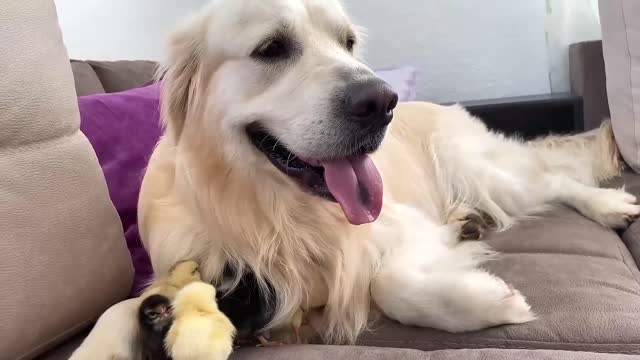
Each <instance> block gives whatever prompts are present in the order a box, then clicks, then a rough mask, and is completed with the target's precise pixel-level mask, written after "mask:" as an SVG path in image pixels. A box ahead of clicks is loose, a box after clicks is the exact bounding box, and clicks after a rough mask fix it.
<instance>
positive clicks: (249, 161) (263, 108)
mask: <svg viewBox="0 0 640 360" xmlns="http://www.w3.org/2000/svg"><path fill="white" fill-rule="evenodd" d="M222 14H224V15H222ZM283 19H285V20H286V21H288V22H289V23H290V24H291V27H292V28H294V29H295V31H297V34H298V36H300V37H301V38H303V39H304V44H305V47H304V55H303V56H302V58H301V59H300V60H298V61H297V63H296V64H294V65H291V66H290V67H289V68H287V69H286V70H283V71H282V73H281V74H280V75H279V76H278V77H276V78H273V77H269V76H267V75H265V74H263V72H264V69H262V68H261V67H259V66H258V65H256V64H255V63H254V62H252V61H251V60H250V59H248V58H247V57H248V54H249V53H250V52H251V49H252V48H253V47H254V46H255V44H256V43H257V42H258V41H260V39H261V36H264V35H265V34H268V33H269V31H271V30H270V28H271V27H272V26H273V24H278V23H279V22H281V21H284V20H283ZM351 27H352V26H351V24H350V22H349V20H348V18H347V16H346V14H344V12H343V10H342V8H341V7H340V5H339V4H338V3H337V2H336V1H333V0H331V1H315V0H271V1H252V0H216V1H212V4H211V5H210V6H209V7H208V8H206V9H205V10H203V11H202V12H201V13H200V14H198V15H196V16H195V17H193V18H191V19H189V20H188V21H187V22H185V23H184V24H183V25H182V26H181V28H180V29H179V30H178V31H177V32H176V33H175V35H174V36H173V38H172V42H171V46H170V53H169V54H170V57H169V61H168V63H167V65H166V68H165V72H164V74H165V76H164V94H163V114H164V120H165V121H166V132H165V135H164V137H163V138H162V140H161V141H160V143H159V144H158V147H157V149H156V150H155V152H154V154H153V156H152V158H151V160H150V163H149V167H148V170H147V173H146V176H145V179H144V183H143V188H142V193H141V197H140V203H139V204H140V205H139V206H140V208H139V221H140V231H141V236H142V239H143V241H144V243H145V246H146V247H147V249H148V251H149V253H150V256H151V260H152V263H153V267H154V270H155V271H156V272H157V273H158V274H160V275H162V274H166V273H167V272H168V271H169V269H170V268H171V266H172V265H173V264H175V263H176V262H178V261H181V260H185V259H194V260H197V261H198V262H199V263H200V264H201V272H202V277H203V279H204V280H205V281H210V282H212V283H214V284H216V283H217V282H218V281H220V279H221V274H222V270H223V267H224V265H225V262H229V263H230V264H232V265H233V266H235V267H237V268H238V269H250V270H251V271H254V272H255V273H256V275H257V276H258V278H259V279H261V280H265V281H269V282H271V283H272V284H273V286H274V288H275V289H276V290H277V293H278V311H277V313H276V317H275V319H274V320H273V322H272V323H271V324H270V325H269V327H279V326H286V324H288V322H289V321H290V319H291V317H292V316H293V315H294V314H295V312H296V311H297V310H298V309H299V308H300V307H303V308H318V309H322V307H324V309H322V310H321V311H322V314H323V318H322V321H321V324H320V327H321V329H320V330H321V332H322V335H323V336H324V339H325V341H327V342H335V343H352V342H354V341H355V340H356V338H357V336H358V335H359V334H360V333H361V332H362V331H363V330H364V329H365V328H366V326H367V323H368V321H369V318H370V315H371V312H372V309H371V305H372V304H373V306H374V307H375V308H378V309H380V310H381V311H382V312H384V313H385V314H386V315H388V316H390V317H391V318H393V319H396V320H398V321H400V322H402V323H405V324H409V325H419V326H428V327H434V328H438V329H442V330H446V331H453V332H459V331H471V330H478V329H482V328H485V327H489V326H495V325H501V324H509V323H520V322H526V321H530V320H533V319H534V318H535V316H534V314H533V312H532V311H531V309H530V307H529V305H528V304H527V302H526V300H525V298H524V296H523V295H522V294H520V293H519V292H518V291H517V290H515V289H513V288H512V287H511V286H510V285H508V284H506V283H504V281H502V280H501V279H499V278H498V277H496V276H495V275H492V274H489V273H487V272H486V271H485V270H482V269H481V268H480V267H479V265H480V264H481V263H482V261H484V260H486V259H487V258H488V257H490V256H491V255H492V254H493V253H492V251H491V250H489V249H487V248H486V246H485V245H483V243H481V242H464V243H459V242H458V241H457V238H458V236H457V235H458V234H457V232H458V227H459V224H460V219H462V218H463V217H464V216H466V215H468V214H469V212H472V211H483V212H486V213H487V214H489V215H490V216H491V217H492V218H493V219H494V220H495V222H496V224H497V225H498V227H499V229H500V230H503V229H506V228H508V227H509V226H511V225H513V224H514V223H515V222H516V221H517V219H518V218H520V217H523V216H529V215H534V214H535V213H537V212H540V211H543V210H544V209H546V208H547V207H548V206H550V205H554V204H565V205H568V206H572V207H574V208H576V209H577V210H578V211H580V212H581V213H582V214H584V215H585V216H588V217H590V218H591V219H593V220H594V221H597V222H599V223H601V224H603V225H605V226H612V227H619V226H624V225H625V224H626V222H627V221H628V219H629V218H631V217H634V216H637V215H638V214H639V213H640V207H638V206H637V205H636V204H635V201H636V199H635V197H633V196H632V195H630V194H627V193H625V192H624V191H623V190H617V189H600V188H598V187H597V185H598V183H599V182H601V181H602V180H604V179H607V178H610V177H613V176H615V175H617V174H618V173H619V171H620V167H621V164H620V162H619V160H618V154H617V149H616V147H615V143H614V139H613V135H612V132H611V128H610V125H609V124H608V123H605V125H603V127H602V128H601V129H599V130H597V131H594V132H592V133H588V134H582V135H576V136H572V137H549V138H544V139H540V140H537V141H533V142H522V141H519V140H516V139H509V138H505V137H503V136H501V135H498V134H494V133H491V132H489V131H488V130H487V129H486V127H485V126H484V125H483V124H482V122H480V121H479V120H477V119H475V118H473V117H472V116H470V115H469V114H468V113H467V112H466V111H465V110H464V109H462V108H461V107H459V106H439V105H434V104H429V103H405V104H400V105H399V106H398V108H397V109H396V112H395V119H394V121H393V123H392V126H391V129H390V130H389V132H388V134H387V137H386V139H385V141H384V143H383V145H382V147H381V148H380V149H379V150H378V151H377V152H376V153H375V155H374V161H375V163H376V165H377V167H378V169H379V170H380V172H381V174H382V177H383V180H384V206H383V211H382V214H381V216H380V218H379V219H378V220H377V221H376V222H374V223H372V224H369V225H363V226H352V225H350V224H349V223H348V222H347V221H346V219H345V217H344V215H343V213H342V211H341V210H340V207H339V206H338V205H336V204H334V203H331V202H328V201H326V200H323V199H321V198H318V197H313V196H310V195H307V194H306V193H304V192H303V191H301V190H300V188H299V186H298V184H296V183H294V182H293V181H292V180H290V179H289V178H288V177H286V176H285V175H283V174H282V173H280V172H279V171H278V170H276V169H275V167H274V166H272V165H271V163H269V161H268V160H267V159H266V158H265V156H264V155H263V154H261V153H259V152H258V151H257V150H256V149H255V148H254V147H253V146H252V145H251V144H250V143H249V141H248V140H247V138H246V134H244V131H243V129H244V127H245V126H246V125H247V124H248V123H249V122H251V121H255V120H256V119H270V120H268V121H271V122H270V123H269V125H270V126H271V127H272V128H274V129H280V130H281V131H282V132H281V133H280V134H278V135H279V138H280V139H281V140H282V141H284V142H286V144H287V147H289V148H290V149H291V150H292V151H294V152H296V153H298V154H306V153H311V152H313V150H314V149H313V148H314V147H315V145H313V144H314V141H315V140H314V139H315V138H313V137H310V138H308V141H300V140H299V139H300V138H302V137H304V136H308V134H312V135H313V134H314V132H315V131H316V130H317V129H315V128H314V127H313V126H315V125H312V124H317V123H318V121H320V120H323V117H324V116H326V115H325V114H326V111H324V110H323V107H325V106H326V101H327V99H326V98H325V95H326V94H327V93H330V92H331V90H332V89H333V86H334V85H335V84H334V82H335V81H337V80H336V78H335V77H334V76H332V74H333V73H332V71H334V70H335V67H336V66H340V68H341V69H351V70H353V71H370V70H368V68H366V66H365V65H364V64H363V63H362V62H360V61H359V60H358V59H357V58H356V57H353V56H352V55H351V54H349V53H348V52H346V51H344V49H343V48H342V46H341V44H340V43H339V42H338V41H337V40H336V36H335V30H336V29H342V28H344V29H347V28H351ZM325 110H326V109H325ZM514 241H518V239H514ZM133 321H135V319H133V318H132V319H125V318H123V319H122V322H121V324H120V326H121V327H124V328H127V327H131V326H133V325H132V322H133ZM176 360H180V359H176Z"/></svg>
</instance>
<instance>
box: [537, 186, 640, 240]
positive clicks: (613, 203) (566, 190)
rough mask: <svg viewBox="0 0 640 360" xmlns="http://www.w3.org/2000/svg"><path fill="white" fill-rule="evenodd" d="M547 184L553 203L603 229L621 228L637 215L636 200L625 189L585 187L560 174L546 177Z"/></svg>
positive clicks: (638, 207)
mask: <svg viewBox="0 0 640 360" xmlns="http://www.w3.org/2000/svg"><path fill="white" fill-rule="evenodd" d="M547 182H548V184H549V185H548V189H549V191H550V196H552V197H554V199H553V200H555V201H558V202H561V203H564V204H566V205H569V206H571V207H573V208H575V209H576V210H578V211H579V212H580V213H581V214H582V215H584V216H586V217H588V218H590V219H591V220H593V221H595V222H597V223H599V224H602V225H604V226H608V227H612V228H624V227H626V226H627V225H629V222H631V221H632V220H633V219H635V218H637V217H638V216H639V215H640V206H638V205H637V203H636V202H637V199H636V197H635V196H634V195H631V194H629V193H627V192H626V191H624V190H621V189H602V188H597V187H592V186H587V185H584V184H582V183H579V182H577V181H575V180H573V179H571V178H569V177H567V176H563V175H549V179H548V181H547Z"/></svg>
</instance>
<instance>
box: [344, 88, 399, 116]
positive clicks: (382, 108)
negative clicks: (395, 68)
mask: <svg viewBox="0 0 640 360" xmlns="http://www.w3.org/2000/svg"><path fill="white" fill-rule="evenodd" d="M346 94H347V95H346V111H347V117H348V119H349V120H350V121H352V122H355V123H357V124H358V125H359V126H361V127H363V128H370V129H378V128H382V127H385V126H387V125H389V123H390V122H391V120H392V119H393V109H395V107H396V105H398V94H396V92H395V91H393V89H392V88H391V86H390V85H389V84H387V83H386V82H384V81H383V80H381V79H378V78H374V77H372V78H369V79H366V80H361V81H354V82H352V83H350V84H349V85H347V89H346Z"/></svg>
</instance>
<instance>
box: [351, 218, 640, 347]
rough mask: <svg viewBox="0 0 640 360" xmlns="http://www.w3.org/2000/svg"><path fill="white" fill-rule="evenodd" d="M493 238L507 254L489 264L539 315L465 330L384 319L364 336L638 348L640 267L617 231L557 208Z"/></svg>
mask: <svg viewBox="0 0 640 360" xmlns="http://www.w3.org/2000/svg"><path fill="white" fill-rule="evenodd" d="M488 241H489V243H490V244H491V245H492V246H493V247H494V248H495V249H497V250H499V251H501V252H502V253H503V254H502V255H501V258H500V259H499V260H496V261H493V262H490V263H488V264H487V267H488V268H489V269H491V270H493V271H494V272H495V273H497V274H499V275H500V276H501V277H502V278H503V279H505V280H506V281H507V282H509V283H511V284H513V285H514V286H515V287H516V288H517V289H519V290H520V291H521V292H522V293H523V294H524V295H525V296H526V297H527V298H528V300H529V302H530V304H531V306H532V308H533V310H534V311H535V312H536V313H537V314H538V316H539V319H538V320H536V321H533V322H530V323H527V324H521V325H509V326H500V327H496V328H492V329H487V330H483V331H478V332H473V333H468V334H448V333H444V332H440V331H435V330H431V329H420V328H411V327H404V326H400V325H398V324H397V323H394V322H392V321H385V320H383V321H380V322H379V323H377V324H374V325H373V331H372V332H370V333H368V334H365V335H364V336H363V337H362V339H361V341H360V343H361V344H362V345H369V346H392V347H402V348H414V349H420V350H438V349H451V348H486V347H490V348H511V349H552V350H572V351H595V352H619V353H628V354H635V355H640V331H638V329H639V327H638V324H640V272H639V271H638V268H637V267H636V265H635V263H634V261H633V259H632V258H631V255H630V254H629V251H628V250H627V248H626V247H625V246H624V244H623V242H622V240H621V239H620V237H619V236H618V235H617V234H616V233H615V232H614V231H612V230H609V229H606V228H604V227H602V226H600V225H598V224H596V223H594V222H592V221H590V220H588V219H586V218H585V217H583V216H581V215H579V214H577V213H576V212H575V211H573V210H569V209H566V208H559V209H556V210H553V211H551V212H549V213H547V214H545V215H543V216H542V217H541V218H539V219H532V220H529V221H524V222H522V223H520V224H518V225H516V226H515V227H514V228H512V229H510V230H508V231H506V232H503V233H500V234H494V235H491V236H490V237H489V239H488ZM514 359H516V358H514Z"/></svg>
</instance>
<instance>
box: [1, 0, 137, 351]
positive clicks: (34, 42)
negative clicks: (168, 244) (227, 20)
mask: <svg viewBox="0 0 640 360" xmlns="http://www.w3.org/2000/svg"><path fill="white" fill-rule="evenodd" d="M0 8H1V10H0V34H2V35H1V36H0V49H2V56H0V204H1V205H0V284H1V286H2V293H1V294H0V359H31V358H33V357H34V356H35V355H37V354H39V353H41V352H43V351H46V350H48V349H50V348H52V347H54V346H55V345H57V344H59V343H61V342H62V341H64V340H66V339H68V338H69V337H71V336H73V335H74V334H75V333H77V332H78V331H80V330H81V329H83V328H85V327H86V326H87V325H89V324H90V322H92V321H93V320H95V319H96V318H97V317H98V316H99V315H100V313H101V312H102V311H104V310H105V309H106V308H107V307H109V306H110V305H111V304H113V303H114V302H117V301H119V300H121V299H122V298H123V297H125V296H127V294H128V292H129V290H130V287H131V280H132V275H133V271H132V267H131V260H130V256H129V253H128V251H127V248H126V245H125V241H124V237H123V233H122V226H121V224H120V221H119V219H118V216H117V214H116V211H115V209H114V207H113V204H112V203H111V201H110V200H109V194H108V192H107V187H106V184H105V180H104V176H103V174H102V171H101V170H100V167H99V165H98V161H97V159H96V156H95V153H94V152H93V150H92V148H91V145H90V144H89V142H88V141H87V139H86V138H85V137H84V135H83V134H82V133H80V131H78V126H79V114H78V108H77V102H76V97H75V93H74V87H73V79H72V76H71V67H70V65H69V59H68V57H67V54H66V51H65V47H64V44H63V42H62V35H61V33H60V29H59V27H58V24H57V17H56V10H55V5H54V3H53V1H41V0H21V1H4V2H2V5H0Z"/></svg>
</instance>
